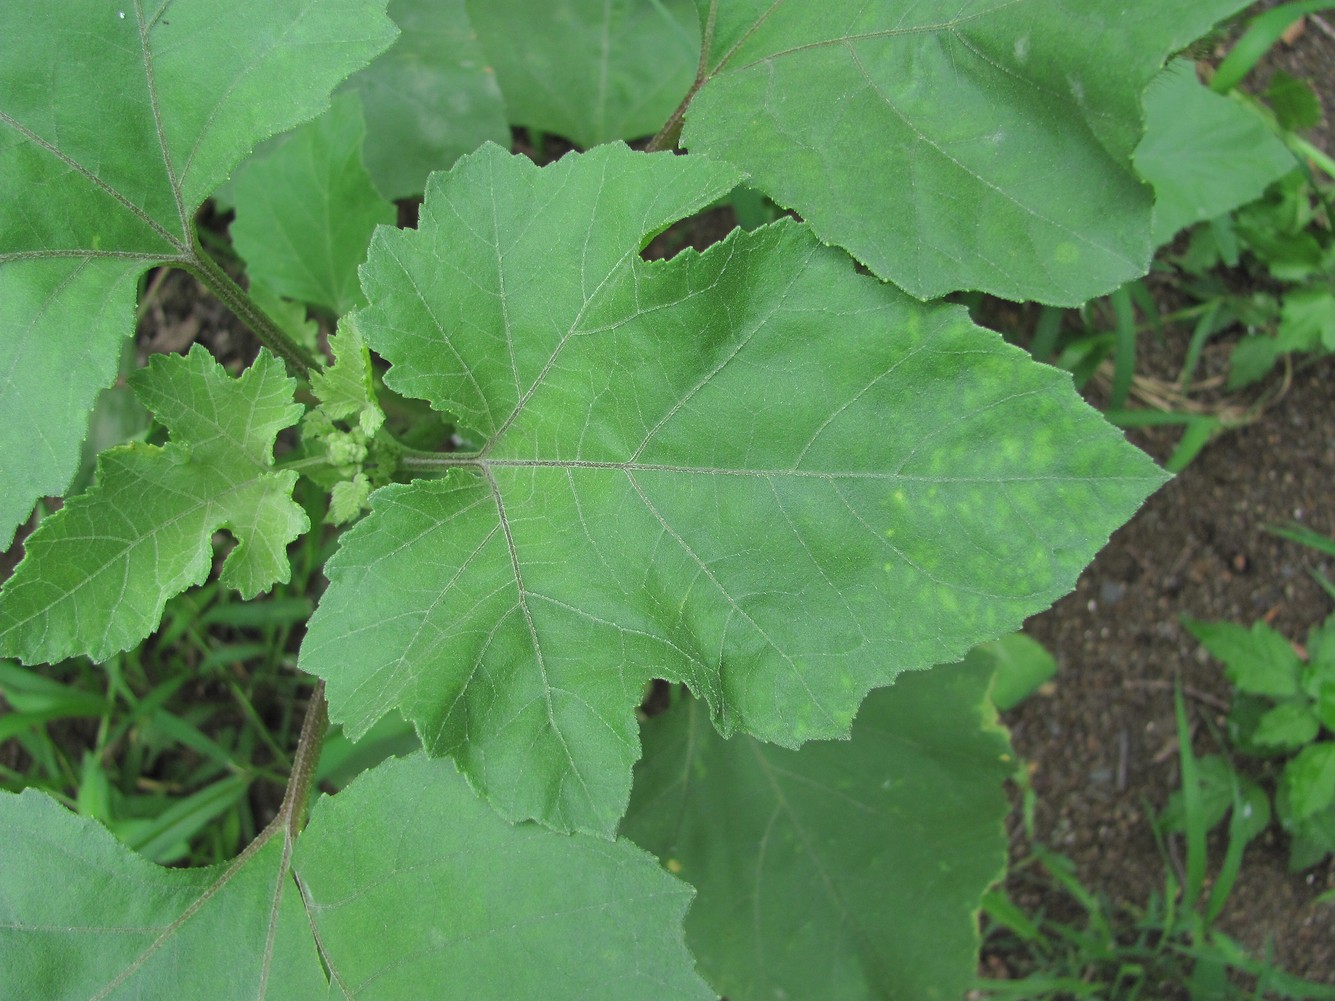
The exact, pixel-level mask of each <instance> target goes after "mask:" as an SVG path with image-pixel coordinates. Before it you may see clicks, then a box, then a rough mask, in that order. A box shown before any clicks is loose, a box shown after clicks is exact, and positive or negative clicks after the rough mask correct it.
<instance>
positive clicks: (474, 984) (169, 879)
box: [0, 756, 714, 1001]
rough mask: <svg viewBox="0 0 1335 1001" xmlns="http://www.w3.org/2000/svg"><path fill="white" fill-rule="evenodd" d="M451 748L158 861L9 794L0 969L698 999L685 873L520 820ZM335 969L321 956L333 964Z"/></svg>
mask: <svg viewBox="0 0 1335 1001" xmlns="http://www.w3.org/2000/svg"><path fill="white" fill-rule="evenodd" d="M452 772H453V769H452V768H451V767H450V766H449V765H448V764H446V763H442V762H431V761H428V760H426V759H424V758H422V757H420V756H416V757H412V758H408V759H406V760H394V761H390V762H387V763H386V764H384V765H382V766H380V767H379V768H377V769H375V770H374V771H372V772H368V773H366V774H365V775H363V776H362V777H361V778H359V779H358V780H356V781H355V782H354V783H353V784H352V785H350V786H349V787H348V788H347V789H345V790H344V791H343V792H341V793H339V794H338V795H337V796H334V797H328V798H325V799H322V800H320V801H319V802H318V803H316V805H315V809H314V810H313V812H312V816H311V821H310V826H309V827H308V828H307V829H306V830H305V832H303V833H302V834H301V835H299V836H298V837H297V838H296V839H295V844H293V843H291V842H290V841H289V842H287V843H285V839H284V836H283V835H282V834H281V833H279V834H271V835H269V837H268V840H267V841H265V840H262V841H260V842H257V843H256V844H255V845H252V846H251V848H249V849H247V851H246V852H245V853H243V854H242V856H241V857H240V858H238V859H237V860H236V861H235V862H233V863H231V864H229V865H227V866H221V867H215V868H212V869H161V868H159V867H157V866H155V865H152V864H151V863H149V862H147V861H146V860H145V859H143V858H141V857H139V856H136V855H134V854H132V853H131V852H129V851H128V850H127V849H125V848H124V847H123V846H122V845H120V844H119V843H117V842H116V841H115V840H114V839H113V838H112V837H111V836H110V835H109V834H107V832H106V831H105V830H104V829H102V828H100V827H99V826H98V825H96V824H94V823H92V822H89V821H87V820H82V819H79V818H77V817H75V816H74V815H72V814H70V813H68V812H67V811H66V810H64V809H63V808H62V807H60V806H59V805H58V804H56V803H55V802H54V801H53V800H51V799H49V798H47V797H46V796H43V795H40V794H38V793H35V792H31V791H30V792H25V793H23V794H22V795H20V796H14V795H10V794H7V793H6V794H0V837H3V840H4V843H5V846H6V849H7V851H9V852H12V853H13V856H14V857H16V858H22V859H23V865H21V866H16V865H9V866H4V867H3V868H2V869H0V948H2V949H3V951H4V954H5V956H6V961H5V987H6V993H7V994H9V995H10V996H12V997H16V998H18V997H23V998H52V999H54V998H89V997H99V998H116V999H119V998H140V997H154V998H192V999H199V1001H215V999H237V1001H241V999H246V1001H257V999H259V1001H278V999H292V1001H309V999H312V998H323V997H357V998H361V999H365V1001H377V999H385V1001H392V999H399V998H404V997H429V998H433V999H441V1001H449V999H458V1001H464V999H468V1001H472V999H475V998H478V997H497V998H499V997H503V998H507V999H514V1001H523V999H535V1001H536V999H542V1001H547V999H549V998H550V997H551V996H552V985H553V984H559V985H561V990H562V991H563V992H564V996H568V997H579V998H588V999H590V1001H597V999H608V1001H613V999H615V1001H623V999H630V998H638V999H644V1001H659V999H665V1001H670V999H685V998H691V999H706V998H711V997H713V996H714V995H713V994H712V993H711V992H710V991H709V990H708V989H707V988H706V987H705V986H704V984H703V983H702V982H701V981H700V979H699V978H698V977H697V976H696V975H695V973H694V971H693V970H692V963H691V959H690V956H689V955H688V954H687V952H686V949H685V946H684V944H683V942H682V931H681V919H682V914H683V912H684V911H685V909H686V905H687V902H688V900H689V898H690V894H691V891H690V889H689V887H686V886H685V885H683V884H681V883H679V882H677V881H676V880H674V879H672V878H671V877H669V876H668V875H667V874H666V873H663V872H662V871H661V870H659V869H658V867H657V866H656V865H655V864H654V862H653V860H652V859H650V858H649V857H648V856H646V855H645V854H644V853H643V852H642V851H640V850H639V849H637V848H635V847H634V846H633V845H631V844H629V843H627V842H618V843H615V844H609V843H607V842H603V841H597V840H593V839H589V838H578V837H577V838H563V837H560V836H557V835H554V834H552V833H550V832H547V831H544V830H542V829H540V828H536V827H531V826H523V827H511V826H510V825H508V824H506V823H505V822H504V821H502V820H501V819H500V818H498V817H497V816H496V815H495V814H494V813H493V812H492V811H491V810H490V809H488V808H487V807H486V805H485V804H482V803H479V802H478V801H477V799H476V797H474V796H473V795H472V794H471V793H470V792H469V791H468V789H467V788H466V787H465V786H464V784H463V783H462V782H461V781H460V780H459V778H458V776H457V775H454V774H452ZM326 970H327V971H328V976H326V974H325V971H326Z"/></svg>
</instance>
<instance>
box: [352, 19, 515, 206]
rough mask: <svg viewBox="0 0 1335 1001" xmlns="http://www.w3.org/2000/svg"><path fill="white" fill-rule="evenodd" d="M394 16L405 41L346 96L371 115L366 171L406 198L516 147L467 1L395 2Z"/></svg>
mask: <svg viewBox="0 0 1335 1001" xmlns="http://www.w3.org/2000/svg"><path fill="white" fill-rule="evenodd" d="M532 13H533V11H531V10H529V11H525V12H524V16H523V17H522V18H521V19H520V21H519V22H517V23H518V24H524V23H527V19H528V17H529V16H530V15H532ZM389 16H390V17H391V18H393V19H394V23H395V24H397V25H398V26H399V27H400V28H401V29H402V32H403V33H402V34H401V35H399V40H398V41H397V42H395V43H394V45H393V46H391V47H390V49H389V51H388V52H385V53H383V54H382V55H380V56H378V57H377V58H376V59H375V61H374V62H372V63H371V65H370V66H368V67H366V69H364V70H362V71H361V72H360V73H357V74H354V75H353V77H352V78H351V79H350V80H348V82H347V83H346V84H345V85H344V88H343V89H344V90H354V91H356V92H357V93H359V94H360V95H361V98H362V107H363V108H365V109H366V146H365V156H366V169H367V170H369V171H370V172H371V179H372V180H373V181H374V182H375V186H376V188H377V189H378V190H379V191H380V193H381V194H382V195H384V196H385V197H386V198H406V197H408V196H409V195H420V194H421V193H422V190H423V189H424V188H425V187H426V178H427V175H428V174H430V173H431V172H432V171H433V170H444V169H445V168H447V167H449V165H450V164H452V163H454V161H455V160H457V159H458V158H459V157H461V156H463V155H464V154H465V153H467V152H469V151H470V150H474V149H477V148H478V147H479V146H481V145H482V144H483V143H484V142H487V141H492V142H499V143H508V142H509V141H510V127H509V126H508V125H507V124H506V123H505V106H504V104H503V103H502V101H501V92H500V89H499V88H498V87H497V86H496V74H495V73H494V72H493V71H492V69H491V67H490V66H488V65H487V60H486V57H485V56H484V55H483V54H482V47H481V46H480V45H479V44H478V41H477V36H476V35H475V34H474V32H473V27H472V25H471V24H470V23H469V21H468V12H467V11H466V10H465V8H464V0H390V4H389Z"/></svg>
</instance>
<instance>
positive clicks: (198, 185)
mask: <svg viewBox="0 0 1335 1001" xmlns="http://www.w3.org/2000/svg"><path fill="white" fill-rule="evenodd" d="M383 10H384V0H329V2H325V3H320V4H311V3H310V2H309V0H237V2H234V3H229V4H225V5H220V4H216V3H211V2H206V0H176V2H171V0H167V2H160V3H158V4H156V5H155V6H153V7H151V8H149V7H148V5H146V4H145V3H144V2H143V0H125V2H124V3H122V4H119V5H118V4H109V3H105V2H103V0H62V2H60V3H57V4H36V5H34V4H26V3H4V4H0V39H4V42H3V43H2V44H3V48H2V49H0V205H3V206H4V211H3V212H0V353H3V355H4V357H5V358H6V360H7V361H6V365H7V367H8V369H7V370H8V372H9V375H8V377H7V379H6V381H5V383H4V385H3V387H0V428H3V430H2V431H0V468H2V469H4V471H5V478H6V482H5V489H4V491H3V499H0V548H4V547H6V546H7V545H8V543H9V540H10V538H11V534H12V532H13V529H14V527H15V525H16V524H17V523H19V522H21V521H22V520H23V519H24V518H26V517H27V516H28V513H29V511H31V510H32V506H33V504H34V503H35V502H36V501H37V499H38V498H39V497H41V496H44V495H47V494H59V493H62V492H63V491H64V490H65V488H66V487H67V486H68V484H69V482H70V479H71V478H72V477H73V475H74V473H75V470H76V469H77V467H78V461H79V442H80V441H81V440H82V438H83V435H84V433H85V429H86V427H87V421H88V411H89V410H90V409H91V408H92V406H93V401H94V399H95V397H96V395H97V391H98V390H99V389H100V388H102V387H103V386H106V385H108V384H110V383H111V381H112V380H113V379H114V378H115V376H116V360H117V358H118V356H119V351H120V343H121V340H122V339H123V338H124V337H125V336H126V335H127V334H130V333H131V332H132V331H133V329H134V297H135V285H136V279H137V276H138V275H139V274H140V273H141V272H142V271H143V270H144V269H145V268H147V267H148V266H149V265H151V264H156V263H163V262H166V263H181V264H189V263H190V262H191V261H193V260H195V259H196V254H197V250H196V247H195V243H194V232H193V224H192V218H193V216H194V213H195V210H196V209H197V208H198V207H199V206H200V204H201V203H202V202H203V201H204V199H205V198H206V197H207V196H208V195H209V194H210V193H211V192H212V191H213V190H214V189H215V188H216V187H217V186H218V185H219V184H220V183H221V182H222V181H223V180H224V179H225V178H226V177H227V174H228V173H229V172H230V171H231V170H232V168H233V167H235V166H236V164H237V163H238V162H239V161H240V160H241V158H242V157H243V156H244V155H245V154H246V152H247V151H249V150H250V148H251V147H252V146H254V144H255V143H256V142H257V141H259V140H260V139H263V138H264V137H266V136H269V135H272V134H274V133H275V132H279V131H282V130H283V129H286V128H289V127H291V126H292V125H295V124H296V123H297V122H300V121H302V120H304V119H307V118H311V117H313V116H314V115H316V114H317V113H318V112H319V111H320V110H321V108H323V107H324V105H325V104H326V102H327V100H328V94H329V91H330V89H331V88H332V87H333V86H334V84H335V83H337V82H338V81H339V80H341V79H342V78H343V77H344V76H346V75H347V74H348V73H349V72H350V71H351V70H353V69H355V68H357V67H358V66H361V65H363V64H365V63H366V61H367V60H369V59H370V58H371V56H372V55H374V54H375V53H376V52H378V51H379V50H380V49H382V48H384V47H385V45H387V44H388V43H389V41H390V39H391V38H392V37H393V26H392V25H390V24H389V22H388V21H387V20H386V19H385V17H384V14H383ZM238 24H244V25H245V30H244V31H237V30H235V28H236V25H238ZM224 40H225V42H224Z"/></svg>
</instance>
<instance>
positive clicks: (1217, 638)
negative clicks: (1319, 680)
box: [1182, 619, 1302, 699]
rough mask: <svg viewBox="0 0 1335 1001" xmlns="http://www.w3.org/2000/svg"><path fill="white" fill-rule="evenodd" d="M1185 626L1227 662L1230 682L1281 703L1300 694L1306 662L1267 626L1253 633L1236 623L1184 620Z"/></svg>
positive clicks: (1256, 627)
mask: <svg viewBox="0 0 1335 1001" xmlns="http://www.w3.org/2000/svg"><path fill="white" fill-rule="evenodd" d="M1182 624H1183V625H1184V626H1186V627H1187V630H1188V632H1190V633H1191V635H1193V636H1195V637H1196V639H1198V640H1200V641H1201V643H1202V644H1203V645H1204V647H1205V649H1207V650H1209V651H1210V653H1211V654H1212V655H1214V656H1215V657H1218V658H1219V659H1220V660H1222V661H1223V662H1224V668H1225V671H1226V673H1227V674H1228V680H1229V681H1231V682H1233V684H1235V685H1237V686H1238V688H1239V689H1240V690H1242V691H1244V692H1249V693H1251V694H1253V695H1269V696H1271V697H1272V698H1277V699H1282V698H1288V697H1290V696H1293V695H1297V694H1298V692H1299V685H1298V678H1299V674H1300V672H1301V670H1302V661H1301V660H1299V659H1298V655H1297V654H1296V653H1294V651H1293V647H1292V646H1291V645H1290V644H1289V641H1288V640H1286V639H1285V638H1284V637H1283V636H1281V635H1280V634H1279V633H1277V632H1275V631H1274V630H1273V629H1271V628H1270V627H1269V626H1267V625H1266V624H1265V623H1264V622H1257V623H1254V624H1253V625H1252V628H1251V629H1250V630H1249V629H1247V628H1246V627H1245V626H1240V625H1238V624H1237V623H1234V622H1197V621H1195V620H1192V619H1184V620H1183V622H1182Z"/></svg>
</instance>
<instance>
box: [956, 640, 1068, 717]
mask: <svg viewBox="0 0 1335 1001" xmlns="http://www.w3.org/2000/svg"><path fill="white" fill-rule="evenodd" d="M974 659H978V660H981V661H984V662H986V663H990V664H991V665H992V670H993V672H994V673H993V677H992V704H993V705H995V706H996V707H997V708H998V709H999V710H1001V711H1002V712H1005V711H1006V710H1008V709H1014V708H1015V707H1016V706H1018V705H1019V704H1020V703H1021V702H1023V701H1024V700H1025V699H1027V698H1029V696H1031V695H1033V694H1034V692H1036V691H1038V689H1039V687H1040V686H1041V685H1042V684H1043V683H1044V682H1046V681H1049V680H1051V679H1052V678H1053V677H1055V676H1056V674H1057V660H1056V658H1054V657H1053V656H1052V654H1050V653H1048V651H1047V648H1046V647H1044V646H1043V644H1042V643H1040V642H1038V641H1037V640H1035V639H1033V638H1032V637H1029V636H1026V635H1025V634H1024V633H1010V634H1009V635H1007V636H1002V637H1000V638H999V639H995V640H993V641H992V642H990V643H983V644H980V645H979V646H976V647H974V648H973V649H972V650H970V651H969V656H968V657H967V658H966V660H974Z"/></svg>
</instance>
